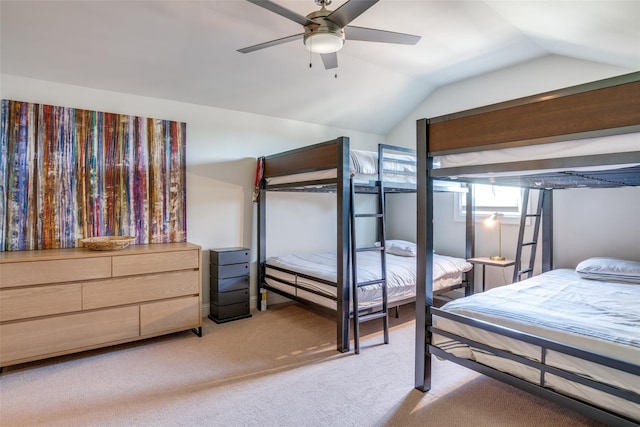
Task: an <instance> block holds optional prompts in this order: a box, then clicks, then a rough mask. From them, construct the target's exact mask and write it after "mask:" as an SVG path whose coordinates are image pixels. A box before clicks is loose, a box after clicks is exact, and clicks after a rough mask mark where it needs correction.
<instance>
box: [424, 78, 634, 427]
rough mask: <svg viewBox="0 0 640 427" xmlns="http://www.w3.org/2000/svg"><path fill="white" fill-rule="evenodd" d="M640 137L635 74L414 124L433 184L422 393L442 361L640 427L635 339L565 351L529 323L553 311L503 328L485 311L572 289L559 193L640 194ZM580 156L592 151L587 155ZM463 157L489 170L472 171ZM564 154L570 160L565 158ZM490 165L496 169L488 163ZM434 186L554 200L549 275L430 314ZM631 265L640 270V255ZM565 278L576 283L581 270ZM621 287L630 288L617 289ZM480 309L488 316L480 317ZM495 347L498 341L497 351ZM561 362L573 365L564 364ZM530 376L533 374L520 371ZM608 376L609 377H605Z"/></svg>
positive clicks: (428, 182) (554, 335)
mask: <svg viewBox="0 0 640 427" xmlns="http://www.w3.org/2000/svg"><path fill="white" fill-rule="evenodd" d="M638 132H640V73H638V72H636V73H631V74H627V75H623V76H619V77H615V78H611V79H606V80H601V81H597V82H593V83H589V84H585V85H580V86H574V87H571V88H567V89H563V90H558V91H553V92H548V93H544V94H540V95H538V96H532V97H528V98H523V99H518V100H514V101H509V102H504V103H499V104H495V105H491V106H487V107H483V108H479V109H474V110H468V111H463V112H461V113H457V114H452V115H447V116H442V117H437V118H432V119H422V120H419V121H418V122H417V151H418V173H419V176H425V177H427V179H425V180H422V181H421V182H418V190H417V191H418V195H417V197H418V237H417V240H418V251H419V253H418V265H419V267H418V288H417V296H416V300H417V301H424V303H425V304H424V305H422V304H418V303H416V348H415V363H416V366H415V387H416V388H417V389H419V390H421V391H427V390H429V389H430V387H431V356H432V355H436V356H438V357H441V358H445V359H447V360H451V361H453V362H455V363H458V364H461V365H463V366H466V367H468V368H471V369H474V370H477V371H479V372H481V373H483V374H485V375H488V376H491V377H493V378H496V379H498V380H500V381H503V382H506V383H509V384H511V385H514V386H517V387H520V388H522V389H524V390H527V391H529V392H531V393H534V394H537V395H539V396H542V397H544V398H547V399H549V400H552V401H554V402H557V403H560V404H563V405H566V406H568V407H571V408H573V409H575V410H577V411H579V412H581V413H584V414H586V415H588V416H590V417H592V418H594V419H597V420H600V421H603V422H605V423H607V424H611V425H621V426H622V425H637V423H640V363H639V361H640V343H639V342H638V340H637V338H633V339H631V344H629V343H628V342H627V340H626V339H625V338H624V337H623V336H622V332H620V336H618V335H617V332H615V333H614V332H610V331H608V330H606V329H605V330H604V331H603V330H598V331H599V332H598V333H600V334H602V335H603V336H605V337H604V338H602V340H601V341H599V339H600V338H593V337H588V335H589V334H590V333H591V331H589V329H590V327H589V326H587V327H582V328H583V329H582V330H580V332H576V331H575V330H574V331H573V332H572V333H570V334H571V335H572V338H571V341H567V339H566V338H564V337H561V335H560V331H554V332H548V331H546V330H544V329H542V328H537V327H536V326H531V323H529V322H530V321H529V320H527V319H532V318H538V319H542V320H546V316H547V315H548V312H549V311H553V310H555V309H556V308H555V307H554V308H553V309H551V310H549V308H550V307H551V303H550V302H544V303H542V304H541V305H540V306H539V309H538V310H537V311H535V310H534V313H533V314H531V313H528V314H527V313H526V311H524V310H523V311H517V312H516V314H515V316H518V318H519V320H517V321H513V320H504V319H503V318H502V315H503V313H502V310H498V309H497V308H495V306H494V308H492V309H491V311H495V313H493V314H491V315H486V313H485V314H484V315H483V314H482V311H487V310H488V309H487V308H486V307H487V303H488V298H490V297H491V296H492V295H491V294H492V293H493V291H498V292H497V293H495V296H497V297H498V301H504V298H507V294H525V295H526V292H527V289H531V287H532V286H538V284H539V283H538V284H536V283H534V282H535V281H539V282H541V281H545V283H551V284H555V285H557V284H559V283H563V281H564V280H565V279H563V278H561V277H560V276H558V274H561V272H560V270H552V269H553V256H552V252H551V251H552V247H551V244H552V240H553V236H552V230H553V225H552V209H551V207H552V198H551V195H552V194H553V190H554V189H562V188H581V187H590V188H603V187H605V188H606V187H621V186H640V133H638ZM558 147H561V149H559V148H558ZM583 148H584V149H587V150H591V151H589V152H588V154H580V153H581V152H583V151H584V150H583ZM503 149H504V150H507V151H508V154H507V156H508V158H510V159H514V158H519V157H514V155H515V153H518V155H519V154H520V152H522V151H525V153H524V154H523V156H524V158H523V160H515V161H514V160H509V161H505V160H502V161H501V160H495V155H496V154H497V155H498V157H499V156H500V153H501V151H502V150H503ZM576 150H577V151H576ZM465 153H472V155H473V157H481V159H480V160H479V161H478V159H475V160H474V161H473V162H471V163H469V164H466V163H467V161H466V159H464V156H465V155H466V154H465ZM559 153H565V155H563V156H562V157H558V156H559V155H560V154H559ZM485 154H488V155H490V156H492V157H488V158H487V160H482V156H484V155H485ZM434 179H452V180H456V181H463V182H477V183H491V184H498V185H500V184H504V185H510V186H514V185H515V186H520V187H528V188H537V189H540V188H543V189H544V192H545V197H548V198H549V200H548V203H547V209H545V211H544V212H543V238H542V253H543V256H542V258H543V260H542V267H543V274H541V275H540V276H535V277H533V278H531V279H527V280H525V281H522V282H518V283H515V284H512V285H507V286H504V287H501V288H497V289H494V290H492V291H489V292H487V293H486V294H487V295H485V294H477V295H472V296H470V297H468V298H462V299H460V300H459V305H458V302H457V301H456V302H453V303H450V304H447V305H445V306H443V307H441V308H440V309H438V308H435V307H433V292H432V283H431V278H430V277H431V276H430V274H431V268H432V255H431V254H432V252H433V251H432V249H433V233H432V227H433V221H432V220H433V181H434ZM631 257H632V258H635V261H640V259H639V257H640V254H632V255H631ZM636 264H637V263H636ZM578 267H580V265H579V266H578ZM565 273H566V274H569V276H571V275H573V276H575V272H574V271H573V270H570V271H569V272H568V273H567V272H565ZM578 273H579V272H578ZM567 280H570V281H572V282H576V283H578V282H579V281H580V280H582V283H583V285H582V286H585V285H584V281H585V280H587V279H581V278H580V277H577V278H576V277H570V278H569V279H567ZM532 281H533V282H532ZM587 282H588V280H587ZM598 285H602V286H603V287H604V286H605V283H604V282H598ZM545 286H546V285H545ZM578 286H580V285H578ZM607 286H609V284H607ZM613 286H619V287H624V285H621V284H620V283H617V282H615V283H613ZM638 290H640V286H639V285H638V284H633V285H627V286H626V287H624V292H622V291H620V292H622V293H619V294H618V295H626V298H627V299H628V298H631V302H632V303H635V304H636V305H635V307H637V301H638ZM501 292H502V293H501ZM581 292H583V291H582V290H581V291H579V292H578V294H581ZM584 292H586V291H584ZM626 292H633V293H632V294H627V293H626ZM561 295H562V293H558V294H557V296H556V297H554V298H552V299H550V300H547V301H554V299H555V298H560V297H561ZM631 295H635V297H633V296H631ZM582 297H584V296H582ZM621 299H625V297H624V296H623V297H622V298H617V299H614V300H613V304H614V305H615V304H618V302H620V301H619V300H621ZM474 303H475V305H476V306H478V307H479V311H478V310H476V309H475V308H473V307H471V305H472V304H474ZM529 303H533V301H532V300H529V301H526V300H525V303H524V304H522V305H529ZM513 304H516V305H517V304H518V302H514V303H513ZM513 304H511V305H513ZM504 305H505V306H506V305H510V304H504ZM598 307H599V308H600V303H598ZM625 307H626V308H625V310H626V311H627V312H631V315H632V316H635V321H630V322H629V323H631V324H634V323H635V325H636V328H637V327H638V326H639V325H638V324H637V323H638V322H637V319H638V313H637V308H633V307H631V308H629V306H628V305H627V306H625ZM602 308H604V307H602ZM545 310H546V311H545ZM494 314H495V315H494ZM614 317H615V316H614ZM593 321H594V326H593V329H594V330H596V329H597V328H598V327H601V326H596V325H595V324H596V321H597V319H596V318H595V317H594V318H593ZM605 325H609V326H610V323H607V322H605ZM616 325H617V324H616ZM576 328H577V327H576ZM598 333H594V335H597V334H598ZM631 334H632V337H634V336H635V337H637V336H639V335H638V334H640V332H639V330H638V329H635V330H634V331H633V332H631ZM610 335H611V336H610ZM585 336H587V338H585ZM576 337H579V338H580V339H582V338H584V339H585V340H594V341H593V342H592V343H591V344H584V343H583V342H582V341H579V340H578V341H577V342H576V341H575V340H574V339H575V338H576ZM496 338H497V339H498V340H501V341H494V339H496ZM616 340H618V344H612V345H614V346H616V345H617V347H616V349H615V350H613V354H612V351H608V352H607V351H605V349H606V348H608V347H609V346H610V344H611V343H610V341H616ZM594 342H595V344H594ZM559 358H564V360H565V361H564V362H558V359H559ZM522 366H524V368H523V369H524V370H525V371H528V373H522V372H520V371H519V370H518V369H519V368H520V367H522ZM601 370H603V371H605V372H604V373H601V372H600V371H601ZM596 372H597V373H596ZM558 379H559V380H558Z"/></svg>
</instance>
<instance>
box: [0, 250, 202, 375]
mask: <svg viewBox="0 0 640 427" xmlns="http://www.w3.org/2000/svg"><path fill="white" fill-rule="evenodd" d="M200 269H201V248H200V247H199V246H197V245H194V244H191V243H165V244H153V245H132V246H129V247H128V248H125V249H123V250H119V251H90V250H88V249H86V248H75V249H48V250H36V251H18V252H1V253H0V370H1V369H2V367H5V366H10V365H15V364H18V363H24V362H29V361H33V360H38V359H44V358H48V357H54V356H59V355H63V354H69V353H75V352H79V351H84V350H89V349H94V348H99V347H105V346H109V345H114V344H120V343H124V342H129V341H135V340H139V339H144V338H149V337H154V336H158V335H163V334H168V333H173V332H179V331H185V330H189V329H193V331H194V332H195V333H196V334H197V335H198V336H201V335H202V291H201V289H202V286H201V280H202V279H201V275H200Z"/></svg>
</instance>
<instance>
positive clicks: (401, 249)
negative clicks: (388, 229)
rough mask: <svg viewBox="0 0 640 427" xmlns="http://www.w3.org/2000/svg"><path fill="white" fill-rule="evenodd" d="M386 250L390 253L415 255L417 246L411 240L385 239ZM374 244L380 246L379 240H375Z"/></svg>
mask: <svg viewBox="0 0 640 427" xmlns="http://www.w3.org/2000/svg"><path fill="white" fill-rule="evenodd" d="M385 244H386V252H387V253H388V254H391V255H399V256H416V255H417V254H418V247H417V246H416V244H415V243H413V242H407V241H406V240H386V241H385ZM376 246H380V242H376Z"/></svg>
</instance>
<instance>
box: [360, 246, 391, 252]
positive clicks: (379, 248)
mask: <svg viewBox="0 0 640 427" xmlns="http://www.w3.org/2000/svg"><path fill="white" fill-rule="evenodd" d="M374 251H375V252H380V251H384V246H367V247H362V248H356V252H374Z"/></svg>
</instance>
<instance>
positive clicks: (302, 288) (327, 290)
mask: <svg viewBox="0 0 640 427" xmlns="http://www.w3.org/2000/svg"><path fill="white" fill-rule="evenodd" d="M357 264H358V281H359V282H364V281H368V280H375V279H377V278H379V277H380V254H379V253H378V252H361V253H359V254H358V263H357ZM386 267H387V295H388V301H389V304H393V303H398V302H409V301H412V300H413V299H415V295H416V278H417V275H416V257H415V256H398V255H392V254H390V253H387V254H386ZM471 268H472V265H471V264H469V263H468V262H467V261H466V260H464V259H461V258H455V257H450V256H444V255H437V254H434V268H433V279H434V280H433V282H434V283H433V289H434V292H438V291H441V290H449V289H451V288H454V287H456V286H459V285H461V284H462V283H463V279H464V273H465V272H467V271H469V270H470V269H471ZM336 278H337V257H336V254H335V253H333V252H321V253H299V254H288V255H283V256H278V257H272V258H269V259H268V260H267V262H266V265H265V282H266V284H267V285H268V286H269V287H271V288H273V289H277V290H279V291H282V292H284V293H286V294H289V295H291V296H294V297H297V298H299V299H303V300H305V301H309V302H313V303H315V304H318V305H321V306H324V307H327V308H330V309H332V310H336V309H337V302H336V300H337V288H336V280H337V279H336ZM381 289H382V285H380V284H376V285H369V286H363V287H361V288H360V293H359V294H358V302H359V305H360V307H361V308H367V307H374V306H376V305H380V301H381V298H382V290H381Z"/></svg>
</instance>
